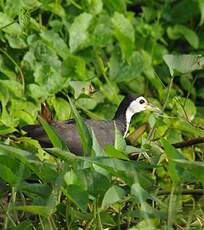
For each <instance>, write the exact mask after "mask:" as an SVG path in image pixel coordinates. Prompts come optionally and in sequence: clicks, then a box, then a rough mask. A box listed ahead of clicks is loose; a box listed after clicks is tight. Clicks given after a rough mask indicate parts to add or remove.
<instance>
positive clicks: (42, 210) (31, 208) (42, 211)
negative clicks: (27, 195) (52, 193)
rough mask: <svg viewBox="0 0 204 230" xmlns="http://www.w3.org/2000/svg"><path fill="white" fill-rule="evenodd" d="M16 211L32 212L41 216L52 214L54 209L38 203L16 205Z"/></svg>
mask: <svg viewBox="0 0 204 230" xmlns="http://www.w3.org/2000/svg"><path fill="white" fill-rule="evenodd" d="M13 209H14V210H16V211H24V212H30V213H33V214H35V215H40V216H45V217H48V216H50V215H51V214H52V213H53V212H54V210H52V209H50V208H49V207H46V206H40V205H39V206H37V205H24V206H21V205H19V206H15V207H14V208H13Z"/></svg>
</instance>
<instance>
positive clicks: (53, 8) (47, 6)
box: [41, 1, 66, 18]
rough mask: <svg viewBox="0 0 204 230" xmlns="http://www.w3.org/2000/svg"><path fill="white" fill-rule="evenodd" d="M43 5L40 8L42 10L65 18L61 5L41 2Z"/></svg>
mask: <svg viewBox="0 0 204 230" xmlns="http://www.w3.org/2000/svg"><path fill="white" fill-rule="evenodd" d="M43 2H44V4H42V6H41V8H42V9H44V10H48V11H50V12H52V13H53V14H56V15H58V16H59V17H61V18H65V15H66V13H65V10H64V8H63V6H62V5H61V4H58V3H57V2H50V3H47V2H46V1H43Z"/></svg>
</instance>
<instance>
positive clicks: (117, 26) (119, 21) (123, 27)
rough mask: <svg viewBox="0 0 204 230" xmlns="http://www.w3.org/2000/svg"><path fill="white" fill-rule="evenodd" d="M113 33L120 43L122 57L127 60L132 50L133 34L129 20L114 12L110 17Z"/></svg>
mask: <svg viewBox="0 0 204 230" xmlns="http://www.w3.org/2000/svg"><path fill="white" fill-rule="evenodd" d="M112 23H113V27H114V33H115V36H116V38H117V40H118V41H119V43H120V48H121V51H122V54H123V59H125V60H129V59H130V57H131V56H132V54H133V51H134V42H135V34H134V29H133V26H132V24H131V22H130V21H129V20H128V19H127V18H125V16H124V15H123V14H120V13H118V12H115V13H114V15H113V17H112Z"/></svg>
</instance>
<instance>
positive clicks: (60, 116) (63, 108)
mask: <svg viewBox="0 0 204 230" xmlns="http://www.w3.org/2000/svg"><path fill="white" fill-rule="evenodd" d="M51 103H52V105H53V106H54V109H55V116H56V120H61V121H65V120H68V119H70V118H71V108H70V105H69V103H68V102H67V100H65V99H63V98H61V97H56V98H54V99H52V100H51Z"/></svg>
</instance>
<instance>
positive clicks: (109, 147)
mask: <svg viewBox="0 0 204 230" xmlns="http://www.w3.org/2000/svg"><path fill="white" fill-rule="evenodd" d="M104 150H105V152H106V153H107V155H108V156H109V157H112V158H118V159H123V160H129V158H128V156H127V155H126V154H125V153H123V152H121V151H119V150H117V149H115V148H114V147H113V146H112V145H109V144H108V145H106V146H105V148H104Z"/></svg>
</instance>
